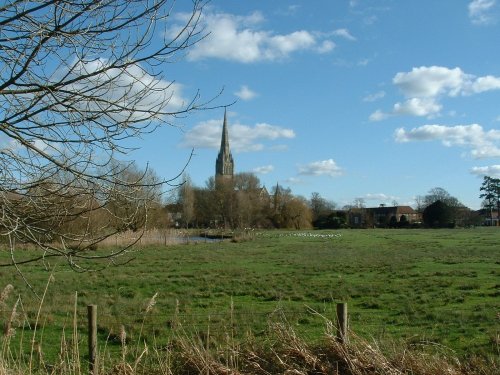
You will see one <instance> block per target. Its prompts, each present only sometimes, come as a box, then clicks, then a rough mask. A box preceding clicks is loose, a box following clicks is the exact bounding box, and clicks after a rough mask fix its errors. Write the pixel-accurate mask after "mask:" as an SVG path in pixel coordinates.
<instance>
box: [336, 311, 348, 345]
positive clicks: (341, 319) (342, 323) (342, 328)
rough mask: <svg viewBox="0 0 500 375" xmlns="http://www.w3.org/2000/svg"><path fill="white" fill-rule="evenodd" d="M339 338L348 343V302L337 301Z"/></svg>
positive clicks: (340, 340)
mask: <svg viewBox="0 0 500 375" xmlns="http://www.w3.org/2000/svg"><path fill="white" fill-rule="evenodd" d="M337 340H338V341H339V342H341V343H344V344H347V342H348V337H347V303H337Z"/></svg>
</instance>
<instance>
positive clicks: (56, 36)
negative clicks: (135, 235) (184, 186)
mask: <svg viewBox="0 0 500 375" xmlns="http://www.w3.org/2000/svg"><path fill="white" fill-rule="evenodd" d="M172 3H173V2H172ZM190 4H191V5H192V7H191V8H190V10H189V13H188V14H186V13H183V14H182V16H183V19H184V21H183V24H182V26H181V27H179V25H173V24H171V22H170V21H171V20H172V19H173V17H171V16H172V12H173V4H171V1H168V0H130V1H121V0H103V1H94V0H81V1H69V0H47V1H28V0H26V1H23V0H8V1H4V2H2V4H1V5H0V210H1V211H0V215H1V216H0V240H2V241H3V242H6V243H7V244H8V245H9V247H10V256H11V259H10V261H9V262H6V263H4V264H2V265H14V266H16V267H17V266H18V265H19V264H21V263H23V262H30V261H36V260H40V259H43V260H46V259H47V258H50V257H65V258H66V259H67V261H68V262H69V264H70V265H72V266H73V267H75V268H78V267H79V265H78V264H79V260H84V259H87V260H88V259H90V260H98V259H105V260H110V257H111V258H113V257H115V256H117V255H119V254H120V253H121V252H123V251H124V250H125V249H120V250H114V251H111V252H110V253H99V254H95V253H89V252H87V251H86V250H88V249H89V248H90V247H93V246H94V245H95V243H96V242H98V241H99V240H101V239H103V238H105V237H107V236H110V235H112V234H113V233H116V232H118V231H120V230H123V229H124V228H129V227H130V225H131V223H139V221H141V220H143V219H144V220H146V219H147V218H146V217H145V218H143V219H140V220H139V221H138V218H139V216H140V215H146V216H147V207H148V202H149V201H150V199H151V198H152V197H153V196H154V192H155V191H156V190H157V186H159V185H162V184H164V183H168V182H172V181H173V180H170V181H159V180H151V179H150V178H149V177H150V175H149V172H148V171H147V170H146V171H143V172H142V173H139V174H137V173H135V174H134V175H133V176H130V175H128V176H127V175H126V170H127V168H128V164H126V163H114V162H112V161H113V160H115V159H116V158H117V157H118V156H119V155H120V154H127V153H128V152H129V151H131V149H130V148H127V147H126V146H125V144H124V142H123V141H124V140H126V139H128V138H132V137H138V136H141V135H142V134H145V133H149V132H152V131H154V130H155V129H156V128H157V127H158V126H164V125H174V119H175V118H176V117H178V116H183V115H186V114H188V113H190V112H191V111H193V110H197V109H200V108H206V107H207V106H208V105H209V102H205V103H201V102H200V98H199V95H198V94H196V95H195V97H193V98H191V99H190V100H184V99H182V97H181V96H180V92H179V86H178V85H177V84H176V83H175V82H173V81H172V80H170V81H169V80H167V79H166V78H165V77H163V76H162V75H161V71H162V69H163V68H164V63H169V62H176V61H178V59H179V58H180V56H182V54H184V53H185V52H186V49H188V48H189V47H190V46H191V45H193V43H196V42H197V41H199V40H200V39H201V38H202V37H203V30H199V28H198V20H199V17H200V14H201V11H202V9H203V6H204V5H205V1H202V0H192V1H191V2H190ZM173 177H175V176H173ZM123 202H126V207H128V209H127V210H126V211H127V213H126V214H123V212H121V213H120V210H118V209H117V210H115V211H114V220H112V222H113V223H110V224H109V225H108V224H103V225H102V227H100V228H93V229H92V230H91V227H92V218H93V217H94V216H95V215H97V214H100V213H102V212H103V210H104V211H106V210H107V212H108V213H113V211H112V209H111V207H112V206H113V204H114V205H115V208H117V206H120V205H122V204H124V203H123ZM120 209H124V206H121V207H120ZM122 211H123V210H122ZM71 221H75V222H76V221H78V223H79V224H78V225H77V227H78V229H77V230H76V229H71V228H74V227H75V226H71V225H69V226H68V225H67V224H68V222H71ZM19 242H22V243H34V244H36V245H37V247H38V248H39V249H40V250H41V252H40V254H39V256H35V257H30V258H22V259H18V257H17V253H16V251H15V249H16V244H17V243H19Z"/></svg>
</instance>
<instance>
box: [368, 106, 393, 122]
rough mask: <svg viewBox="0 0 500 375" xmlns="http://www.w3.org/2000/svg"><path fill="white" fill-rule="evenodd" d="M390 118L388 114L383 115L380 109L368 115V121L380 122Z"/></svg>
mask: <svg viewBox="0 0 500 375" xmlns="http://www.w3.org/2000/svg"><path fill="white" fill-rule="evenodd" d="M390 116H391V114H390V113H385V112H382V111H381V110H380V109H377V110H376V111H375V112H373V113H372V114H371V115H370V117H369V119H370V121H382V120H385V119H386V118H388V117H390Z"/></svg>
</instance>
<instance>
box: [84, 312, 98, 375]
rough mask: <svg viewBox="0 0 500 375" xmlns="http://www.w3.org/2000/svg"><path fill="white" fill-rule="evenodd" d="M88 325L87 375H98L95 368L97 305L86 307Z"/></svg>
mask: <svg viewBox="0 0 500 375" xmlns="http://www.w3.org/2000/svg"><path fill="white" fill-rule="evenodd" d="M87 317H88V323H89V375H98V367H97V305H88V306H87Z"/></svg>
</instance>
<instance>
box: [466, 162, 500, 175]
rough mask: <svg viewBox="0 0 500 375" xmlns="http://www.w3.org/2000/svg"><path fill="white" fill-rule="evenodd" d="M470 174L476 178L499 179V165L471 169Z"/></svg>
mask: <svg viewBox="0 0 500 375" xmlns="http://www.w3.org/2000/svg"><path fill="white" fill-rule="evenodd" d="M471 173H472V174H476V175H478V176H489V177H493V178H500V164H496V165H490V166H486V167H473V168H472V169H471Z"/></svg>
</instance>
